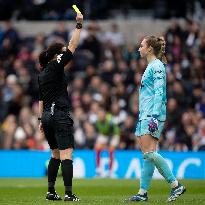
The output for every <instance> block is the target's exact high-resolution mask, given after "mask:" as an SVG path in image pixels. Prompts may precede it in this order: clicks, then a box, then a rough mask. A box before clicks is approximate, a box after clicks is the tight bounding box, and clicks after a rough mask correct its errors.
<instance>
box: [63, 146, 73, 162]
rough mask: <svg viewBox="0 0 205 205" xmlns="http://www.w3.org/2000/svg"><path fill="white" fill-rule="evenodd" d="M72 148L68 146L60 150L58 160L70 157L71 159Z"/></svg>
mask: <svg viewBox="0 0 205 205" xmlns="http://www.w3.org/2000/svg"><path fill="white" fill-rule="evenodd" d="M72 154H73V149H72V148H68V149H65V150H60V160H61V161H62V160H65V159H70V160H72Z"/></svg>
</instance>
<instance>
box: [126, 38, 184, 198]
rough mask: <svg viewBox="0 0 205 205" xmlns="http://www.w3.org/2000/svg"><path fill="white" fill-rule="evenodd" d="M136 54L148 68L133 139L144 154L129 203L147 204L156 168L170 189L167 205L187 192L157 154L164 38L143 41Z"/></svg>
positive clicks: (163, 86)
mask: <svg viewBox="0 0 205 205" xmlns="http://www.w3.org/2000/svg"><path fill="white" fill-rule="evenodd" d="M139 52H140V55H141V57H143V58H146V60H147V62H148V65H147V68H146V69H145V71H144V74H143V76H142V79H141V86H140V88H139V120H138V123H137V127H136V132H135V135H136V136H137V142H138V144H139V146H140V148H141V150H142V152H143V159H144V164H143V168H142V171H141V178H140V190H139V192H138V194H136V195H134V196H133V197H131V198H130V199H129V201H147V200H148V196H147V190H148V188H149V186H150V181H151V179H152V176H153V173H154V169H155V167H156V168H157V169H158V171H159V173H160V174H161V175H162V176H163V177H164V178H165V180H166V181H167V182H168V183H169V184H170V186H171V194H170V196H169V197H168V199H167V201H174V200H176V199H177V198H178V197H179V196H180V195H181V194H183V193H184V192H185V191H186V189H185V187H184V186H182V185H181V184H180V183H179V182H178V181H177V179H176V178H175V177H174V175H173V173H172V172H171V170H170V168H169V167H168V165H167V163H166V161H165V159H164V158H163V157H162V156H161V155H160V154H159V153H157V144H158V140H159V138H160V134H161V132H162V129H163V126H164V122H165V120H166V101H167V99H166V69H165V66H164V65H165V64H166V57H165V40H164V38H163V37H159V38H158V37H155V36H150V37H145V38H144V39H143V41H142V42H141V45H140V48H139Z"/></svg>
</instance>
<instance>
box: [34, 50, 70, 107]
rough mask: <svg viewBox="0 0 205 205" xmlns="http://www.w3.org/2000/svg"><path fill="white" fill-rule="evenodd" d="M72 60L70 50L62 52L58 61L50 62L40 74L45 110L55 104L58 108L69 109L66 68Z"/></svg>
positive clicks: (40, 86)
mask: <svg viewBox="0 0 205 205" xmlns="http://www.w3.org/2000/svg"><path fill="white" fill-rule="evenodd" d="M72 58H73V54H72V53H71V51H70V50H67V51H64V52H63V51H62V53H61V54H59V55H58V56H57V59H56V60H52V61H50V62H49V63H48V64H47V66H46V67H45V68H44V69H43V70H42V71H41V73H40V74H39V76H38V83H39V100H40V101H43V107H44V108H48V107H50V106H51V105H52V103H53V102H55V105H56V106H59V107H66V108H68V109H69V107H70V106H69V99H68V93H67V83H66V79H65V74H64V67H65V65H66V64H67V63H68V62H69V61H70V60H71V59H72Z"/></svg>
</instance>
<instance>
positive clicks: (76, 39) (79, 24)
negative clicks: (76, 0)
mask: <svg viewBox="0 0 205 205" xmlns="http://www.w3.org/2000/svg"><path fill="white" fill-rule="evenodd" d="M76 22H77V24H76V29H75V30H74V32H73V34H72V37H71V39H70V42H69V44H68V49H69V50H70V51H71V52H72V53H74V52H75V49H76V48H77V46H78V43H79V40H80V32H81V28H82V23H83V15H82V14H81V13H78V14H77V16H76Z"/></svg>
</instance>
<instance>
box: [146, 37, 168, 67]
mask: <svg viewBox="0 0 205 205" xmlns="http://www.w3.org/2000/svg"><path fill="white" fill-rule="evenodd" d="M145 40H146V43H147V46H148V47H149V46H151V47H152V48H153V52H154V54H155V55H156V57H157V58H158V59H159V60H161V61H162V62H163V63H164V64H167V59H166V56H165V46H166V42H165V39H164V37H163V36H160V37H156V36H148V37H145Z"/></svg>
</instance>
